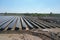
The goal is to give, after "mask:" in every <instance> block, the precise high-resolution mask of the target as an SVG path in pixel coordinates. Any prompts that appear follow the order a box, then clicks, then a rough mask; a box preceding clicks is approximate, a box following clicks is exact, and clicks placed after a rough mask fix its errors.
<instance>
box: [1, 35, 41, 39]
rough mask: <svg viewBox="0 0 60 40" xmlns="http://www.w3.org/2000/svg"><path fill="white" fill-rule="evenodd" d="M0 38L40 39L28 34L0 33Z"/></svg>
mask: <svg viewBox="0 0 60 40" xmlns="http://www.w3.org/2000/svg"><path fill="white" fill-rule="evenodd" d="M0 40H42V39H41V38H39V37H36V36H33V35H29V34H0Z"/></svg>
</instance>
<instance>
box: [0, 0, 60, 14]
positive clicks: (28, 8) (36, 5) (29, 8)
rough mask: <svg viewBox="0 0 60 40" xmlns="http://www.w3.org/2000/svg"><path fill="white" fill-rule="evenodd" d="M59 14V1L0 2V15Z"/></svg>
mask: <svg viewBox="0 0 60 40" xmlns="http://www.w3.org/2000/svg"><path fill="white" fill-rule="evenodd" d="M4 12H8V13H49V12H53V13H60V0H0V13H4Z"/></svg>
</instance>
